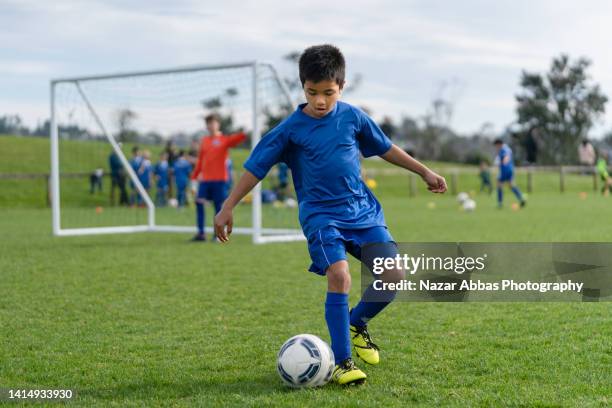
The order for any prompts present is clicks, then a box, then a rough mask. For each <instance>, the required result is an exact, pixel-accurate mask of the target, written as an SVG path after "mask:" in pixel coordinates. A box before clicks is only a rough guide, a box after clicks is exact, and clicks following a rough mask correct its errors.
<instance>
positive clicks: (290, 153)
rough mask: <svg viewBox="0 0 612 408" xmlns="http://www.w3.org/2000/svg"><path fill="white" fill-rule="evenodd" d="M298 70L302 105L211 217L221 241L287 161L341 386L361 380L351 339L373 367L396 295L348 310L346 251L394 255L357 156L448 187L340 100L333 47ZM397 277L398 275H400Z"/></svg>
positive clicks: (338, 56)
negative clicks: (373, 328)
mask: <svg viewBox="0 0 612 408" xmlns="http://www.w3.org/2000/svg"><path fill="white" fill-rule="evenodd" d="M299 71H300V81H301V83H302V86H303V88H304V92H305V96H306V101H307V103H305V104H302V105H300V106H299V107H298V108H297V109H296V111H295V112H294V113H293V114H291V115H290V116H289V117H288V118H287V119H285V120H284V121H283V122H282V123H280V124H279V125H278V126H276V127H275V128H274V129H272V130H271V131H270V132H269V133H268V134H267V135H266V136H265V137H263V138H262V140H261V141H260V142H259V143H258V144H257V146H256V147H255V149H254V150H253V152H252V154H251V156H250V157H249V159H248V160H247V161H246V163H245V164H244V168H245V170H246V171H245V173H244V174H243V175H242V177H241V178H240V180H239V181H238V183H237V185H236V187H235V188H234V190H233V191H232V192H231V194H230V196H229V197H228V199H227V200H226V201H225V203H224V205H223V208H222V210H221V211H220V212H219V214H218V215H217V216H216V217H215V233H216V234H217V237H218V238H219V240H220V241H221V242H227V241H228V239H229V238H228V237H229V234H231V231H232V225H233V217H232V210H233V208H234V207H235V206H236V205H237V204H238V203H239V202H240V200H241V199H242V198H243V197H244V196H245V195H246V194H247V193H248V192H249V191H250V190H251V189H252V188H253V187H255V185H256V184H257V183H258V182H259V181H260V180H261V179H263V178H264V177H265V175H266V174H267V173H268V171H269V170H270V168H271V167H272V166H274V165H275V164H276V163H279V162H284V163H286V164H287V166H288V167H289V169H290V170H291V172H292V177H293V184H294V188H295V192H296V195H297V200H298V203H299V219H300V223H301V226H302V230H303V231H304V235H305V236H306V237H307V239H308V250H309V253H310V257H311V259H312V264H311V266H310V268H309V269H310V271H312V272H315V273H317V274H319V275H324V276H326V277H327V282H328V285H327V289H328V291H327V297H326V301H325V320H326V322H327V326H328V329H329V333H330V337H331V346H332V350H333V352H334V356H335V359H336V368H335V370H334V372H333V375H332V378H333V380H334V381H335V382H337V383H338V384H353V383H361V382H363V381H365V378H366V375H365V373H364V372H363V371H361V370H360V369H358V368H357V367H356V366H355V364H354V362H353V360H352V359H351V341H352V343H353V346H355V352H356V353H357V355H358V356H359V357H360V358H361V359H362V360H364V361H365V362H366V363H370V364H378V362H379V353H378V347H377V346H376V345H375V344H374V343H373V342H372V340H371V338H370V335H369V333H368V330H367V323H368V321H369V320H370V319H372V318H373V317H374V316H376V315H377V314H378V313H379V312H380V311H381V310H383V309H384V307H385V306H387V304H389V303H390V301H391V300H393V296H390V297H389V298H388V299H386V301H384V302H366V301H364V299H363V298H362V300H361V301H360V302H359V303H358V304H357V305H356V306H355V307H354V308H353V309H352V310H350V311H349V307H348V293H349V289H350V286H351V275H350V273H349V265H348V262H347V256H346V253H347V251H348V252H349V253H351V254H352V255H353V256H355V257H356V258H358V259H359V258H361V249H362V247H363V246H364V245H365V244H373V243H389V244H390V245H389V246H392V248H393V250H394V251H397V249H396V247H395V245H394V244H393V238H392V237H391V235H390V234H389V232H388V231H387V227H386V223H385V219H384V215H383V211H382V208H381V206H380V203H379V202H378V200H376V197H374V195H373V194H372V192H371V191H370V190H369V189H368V188H367V186H366V185H365V184H364V182H363V180H362V179H361V164H360V156H361V155H363V156H365V157H370V156H376V155H378V156H380V157H382V158H383V159H385V160H387V161H388V162H390V163H393V164H395V165H397V166H400V167H403V168H406V169H408V170H411V171H413V172H416V173H418V174H419V175H421V177H422V178H423V180H424V181H425V183H426V184H427V186H428V189H429V190H430V191H432V192H435V193H443V192H444V191H446V182H445V180H444V178H442V177H441V176H439V175H437V174H436V173H434V172H432V171H431V170H429V169H428V168H427V167H425V166H424V165H422V164H421V163H419V162H418V161H416V160H415V159H413V158H412V157H410V156H409V155H408V154H407V153H405V152H404V151H403V150H402V149H400V148H399V147H397V146H395V145H393V144H392V143H391V141H390V140H389V139H388V138H387V137H386V136H385V135H384V133H383V132H382V131H381V130H380V128H379V127H378V126H377V125H376V123H374V121H373V120H372V119H371V118H370V117H368V116H367V115H366V114H365V113H364V112H362V111H361V110H359V109H358V108H356V107H353V106H351V105H349V104H347V103H343V102H340V101H338V99H339V97H340V94H341V92H342V88H343V86H344V72H345V63H344V57H343V56H342V53H341V52H340V50H339V49H337V48H336V47H334V46H331V45H319V46H313V47H310V48H308V49H306V50H305V51H304V53H303V54H302V55H301V57H300V61H299ZM391 256H394V254H393V255H391ZM397 273H398V277H399V274H401V271H397ZM399 279H401V277H399ZM368 290H369V289H368ZM366 292H367V290H366ZM365 295H366V294H365V293H364V297H365ZM393 295H394V293H393Z"/></svg>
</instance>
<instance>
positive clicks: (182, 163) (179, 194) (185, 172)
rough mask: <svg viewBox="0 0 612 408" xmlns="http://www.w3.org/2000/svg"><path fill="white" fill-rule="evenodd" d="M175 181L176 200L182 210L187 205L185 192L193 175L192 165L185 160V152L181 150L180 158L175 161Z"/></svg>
mask: <svg viewBox="0 0 612 408" xmlns="http://www.w3.org/2000/svg"><path fill="white" fill-rule="evenodd" d="M173 168H174V181H175V184H176V200H177V201H178V207H179V208H182V207H184V206H185V204H186V200H185V199H186V196H185V190H186V189H187V185H188V184H189V174H190V173H191V163H189V161H188V160H187V159H186V158H185V152H184V151H183V150H181V151H180V152H179V154H178V158H177V159H176V160H175V161H174V166H173Z"/></svg>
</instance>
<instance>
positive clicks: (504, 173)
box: [497, 169, 514, 182]
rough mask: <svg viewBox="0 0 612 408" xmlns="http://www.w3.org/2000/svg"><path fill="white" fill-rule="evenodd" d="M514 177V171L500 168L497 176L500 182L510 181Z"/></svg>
mask: <svg viewBox="0 0 612 408" xmlns="http://www.w3.org/2000/svg"><path fill="white" fill-rule="evenodd" d="M513 179H514V171H513V170H511V169H502V170H501V171H500V172H499V175H498V176H497V180H498V181H500V182H507V181H512V180H513Z"/></svg>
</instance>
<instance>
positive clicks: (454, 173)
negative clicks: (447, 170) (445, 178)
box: [450, 169, 458, 195]
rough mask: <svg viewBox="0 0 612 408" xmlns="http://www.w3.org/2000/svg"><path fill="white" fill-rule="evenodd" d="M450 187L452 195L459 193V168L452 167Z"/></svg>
mask: <svg viewBox="0 0 612 408" xmlns="http://www.w3.org/2000/svg"><path fill="white" fill-rule="evenodd" d="M450 184H451V185H450V188H451V194H452V195H456V194H457V188H458V185H457V184H458V183H457V170H456V169H452V170H451V183H450Z"/></svg>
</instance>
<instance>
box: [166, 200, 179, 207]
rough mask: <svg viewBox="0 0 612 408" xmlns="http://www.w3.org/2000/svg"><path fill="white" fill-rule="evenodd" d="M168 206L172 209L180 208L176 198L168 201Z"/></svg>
mask: <svg viewBox="0 0 612 408" xmlns="http://www.w3.org/2000/svg"><path fill="white" fill-rule="evenodd" d="M168 205H169V206H170V207H172V208H176V207H178V200H177V199H176V198H171V199H169V200H168Z"/></svg>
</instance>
